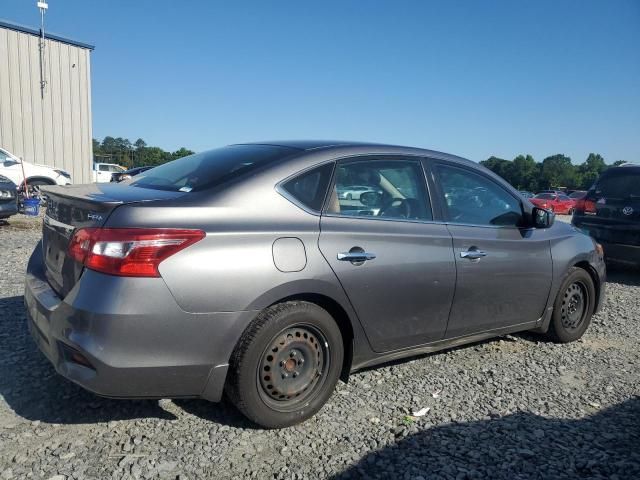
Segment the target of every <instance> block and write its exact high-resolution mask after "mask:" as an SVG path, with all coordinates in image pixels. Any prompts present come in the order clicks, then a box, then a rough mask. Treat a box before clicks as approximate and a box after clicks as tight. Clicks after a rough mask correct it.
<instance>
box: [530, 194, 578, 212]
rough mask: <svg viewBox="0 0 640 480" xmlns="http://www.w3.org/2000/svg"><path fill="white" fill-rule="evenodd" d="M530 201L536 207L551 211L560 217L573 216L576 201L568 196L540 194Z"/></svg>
mask: <svg viewBox="0 0 640 480" xmlns="http://www.w3.org/2000/svg"><path fill="white" fill-rule="evenodd" d="M529 201H530V202H531V203H533V204H534V205H535V206H537V207H540V208H544V209H546V210H551V211H552V212H553V213H557V214H560V215H571V214H572V213H573V209H574V207H575V201H574V200H573V199H571V198H569V197H567V196H566V195H564V194H562V195H558V194H557V193H539V194H537V195H536V196H535V197H533V198H530V199H529Z"/></svg>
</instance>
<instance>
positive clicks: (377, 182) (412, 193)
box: [327, 159, 433, 220]
mask: <svg viewBox="0 0 640 480" xmlns="http://www.w3.org/2000/svg"><path fill="white" fill-rule="evenodd" d="M334 177H335V182H334V186H333V189H332V190H331V194H330V197H329V205H328V207H327V213H331V214H334V215H341V216H353V217H368V218H371V217H373V218H385V219H396V220H432V219H433V216H432V213H431V205H430V203H429V202H428V195H427V190H426V185H425V179H424V174H423V171H422V166H421V164H420V162H419V161H417V160H384V159H375V160H373V159H372V160H358V161H346V162H341V163H339V164H338V166H337V167H336V173H335V175H334Z"/></svg>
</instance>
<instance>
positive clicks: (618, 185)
mask: <svg viewBox="0 0 640 480" xmlns="http://www.w3.org/2000/svg"><path fill="white" fill-rule="evenodd" d="M595 191H596V195H600V196H603V197H613V198H616V197H617V198H629V197H637V198H640V172H638V171H637V170H636V171H633V172H632V171H630V170H625V167H620V169H619V170H618V169H616V171H615V173H614V172H610V173H608V174H605V175H603V176H602V177H600V179H599V180H598V182H597V183H596V185H595Z"/></svg>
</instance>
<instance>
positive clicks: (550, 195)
mask: <svg viewBox="0 0 640 480" xmlns="http://www.w3.org/2000/svg"><path fill="white" fill-rule="evenodd" d="M535 198H542V199H543V200H553V199H554V198H555V195H554V194H553V193H539V194H538V195H536V196H535Z"/></svg>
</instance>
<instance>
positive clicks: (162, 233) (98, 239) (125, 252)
mask: <svg viewBox="0 0 640 480" xmlns="http://www.w3.org/2000/svg"><path fill="white" fill-rule="evenodd" d="M204 236H205V233H204V232H203V231H202V230H178V229H170V228H81V229H79V230H77V231H76V232H75V233H74V235H73V237H72V238H71V243H70V244H69V249H68V250H69V256H70V257H71V258H73V259H74V260H75V261H77V262H79V263H82V264H83V265H84V266H85V267H87V268H90V269H91V270H96V271H98V272H102V273H108V274H110V275H119V276H125V277H159V276H160V273H159V272H158V266H159V265H160V262H162V261H163V260H165V259H167V258H168V257H170V256H171V255H173V254H175V253H177V252H179V251H180V250H182V249H184V248H186V247H188V246H189V245H193V244H194V243H196V242H197V241H199V240H201V239H202V238H204Z"/></svg>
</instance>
